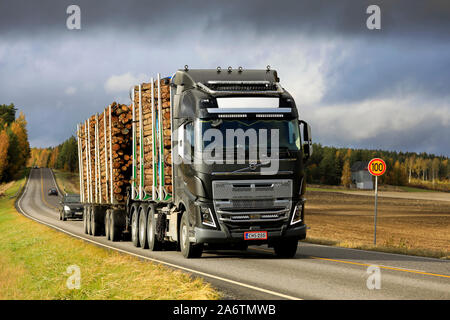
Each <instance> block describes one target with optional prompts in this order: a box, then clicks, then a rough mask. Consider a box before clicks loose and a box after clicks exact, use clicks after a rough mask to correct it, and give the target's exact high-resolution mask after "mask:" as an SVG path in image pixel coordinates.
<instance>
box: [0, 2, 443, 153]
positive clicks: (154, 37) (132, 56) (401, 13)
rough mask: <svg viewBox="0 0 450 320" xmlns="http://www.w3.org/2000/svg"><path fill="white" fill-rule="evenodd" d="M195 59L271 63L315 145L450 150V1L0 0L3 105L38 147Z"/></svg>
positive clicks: (203, 64) (205, 64)
mask: <svg viewBox="0 0 450 320" xmlns="http://www.w3.org/2000/svg"><path fill="white" fill-rule="evenodd" d="M71 4H76V5H78V6H79V7H80V8H81V30H69V29H68V28H67V27H66V20H67V18H68V16H69V15H68V14H67V13H66V10H67V7H68V6H69V5H71ZM372 4H376V5H378V6H379V7H380V9H381V30H369V29H368V28H367V27H366V20H367V18H368V17H369V14H367V13H366V9H367V7H368V6H369V5H372ZM185 64H187V65H189V66H190V68H216V67H217V66H222V67H227V66H233V67H235V68H237V67H238V66H243V67H244V69H245V68H248V69H255V68H265V66H267V65H270V66H271V67H272V68H273V69H276V70H278V73H279V76H280V78H281V84H282V85H283V87H284V88H286V89H287V90H288V91H289V92H291V94H292V95H293V96H294V98H295V99H296V102H297V105H298V106H299V110H300V114H301V116H302V118H304V119H305V120H306V121H308V122H309V123H310V124H311V126H312V129H313V137H314V140H315V142H320V143H322V144H324V145H334V146H339V147H362V148H381V149H388V150H399V151H416V152H422V151H425V152H430V153H435V154H439V155H447V156H450V90H449V89H450V1H447V0H442V1H433V0H428V1H407V0H404V1H400V0H397V1H379V0H371V1H363V0H354V1H349V0H348V1H343V0H341V1H320V2H319V1H312V0H311V1H301V0H291V1H284V0H278V1H262V0H245V1H244V0H240V1H235V0H227V1H214V0H210V1H192V0H191V1H190V0H183V1H171V2H169V1H160V0H159V1H143V0H141V1H105V0H97V1H88V0H86V1H77V0H71V1H65V0H54V1H37V0H28V1H23V0H1V1H0V104H3V103H7V104H8V103H11V102H13V103H14V104H15V105H16V106H17V107H18V108H19V110H20V111H23V112H25V115H26V117H27V120H28V123H29V135H30V141H31V144H32V146H35V147H45V146H52V145H57V144H59V143H60V142H62V141H63V140H65V139H66V138H67V137H69V136H70V135H71V134H73V133H74V132H75V127H76V124H77V123H78V122H81V121H82V120H84V119H85V118H87V117H88V116H89V115H90V114H92V113H95V112H97V111H101V110H102V109H103V108H104V107H105V106H107V105H108V104H110V103H111V102H112V101H119V102H123V103H128V102H129V99H128V89H129V87H130V86H131V85H132V84H136V83H139V82H142V81H148V79H149V78H150V77H152V76H156V73H157V72H160V73H161V74H162V75H164V76H170V75H172V74H173V73H174V71H175V70H176V69H179V68H182V67H183V66H184V65H185Z"/></svg>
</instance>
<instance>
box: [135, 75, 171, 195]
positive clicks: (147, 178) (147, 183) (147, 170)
mask: <svg viewBox="0 0 450 320" xmlns="http://www.w3.org/2000/svg"><path fill="white" fill-rule="evenodd" d="M153 91H154V92H153V99H154V100H153V106H154V110H153V112H154V115H153V116H154V119H155V121H156V119H157V117H158V82H157V81H155V82H154V84H153ZM160 92H161V107H162V108H161V117H162V124H163V146H164V147H163V155H164V189H165V191H166V193H172V153H171V137H172V133H171V121H170V117H171V115H170V81H169V79H168V78H165V79H161V80H160ZM134 103H135V115H136V154H137V159H136V164H137V168H138V169H137V182H139V181H140V179H141V174H142V173H141V170H140V148H141V146H140V143H139V142H140V139H139V135H140V128H139V86H136V87H135V88H134ZM141 109H142V117H143V121H142V122H143V149H144V172H143V178H144V179H143V181H144V191H145V192H146V193H147V194H148V195H150V196H151V195H152V185H153V172H155V173H156V184H157V188H156V189H157V190H159V184H160V177H159V173H158V170H159V169H158V167H157V163H158V161H159V154H160V152H159V150H160V144H159V141H160V134H158V135H157V136H155V137H153V135H152V132H153V131H152V93H151V83H143V84H142V85H141ZM155 130H159V128H157V127H156V123H155ZM155 135H156V132H155ZM153 138H155V140H153ZM153 144H154V145H155V149H156V150H157V152H156V158H155V159H153ZM155 163H156V167H155V170H154V164H155ZM137 185H139V183H137Z"/></svg>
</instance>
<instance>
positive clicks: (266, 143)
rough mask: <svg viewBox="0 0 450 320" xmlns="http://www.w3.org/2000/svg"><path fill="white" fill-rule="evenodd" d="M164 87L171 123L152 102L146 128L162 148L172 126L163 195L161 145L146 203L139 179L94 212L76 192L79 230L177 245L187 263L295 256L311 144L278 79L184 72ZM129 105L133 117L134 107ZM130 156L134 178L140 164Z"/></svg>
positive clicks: (238, 72)
mask: <svg viewBox="0 0 450 320" xmlns="http://www.w3.org/2000/svg"><path fill="white" fill-rule="evenodd" d="M159 78H160V77H159V75H158V80H159ZM163 80H165V81H167V83H169V84H170V113H171V114H170V119H165V118H163V117H161V112H160V111H161V103H157V105H156V106H155V110H154V111H155V112H154V114H155V118H154V123H155V124H156V125H153V126H152V130H154V133H153V136H154V137H159V139H160V140H161V141H162V140H163V138H164V137H163V136H164V135H165V134H167V130H163V129H162V128H166V127H170V134H171V151H172V159H171V162H172V163H171V164H172V167H171V168H172V169H171V175H172V176H171V182H172V185H171V189H170V192H168V191H167V189H166V188H165V185H164V181H165V179H164V177H163V178H161V175H163V173H164V170H163V169H164V168H163V167H164V161H163V157H162V156H161V155H162V152H163V151H162V147H161V148H158V147H156V148H155V147H154V148H153V161H152V168H153V175H154V181H155V184H154V185H152V186H151V188H152V191H153V192H151V193H149V194H148V195H147V194H145V192H143V190H144V189H145V188H144V186H143V185H142V184H143V183H144V182H143V179H131V180H130V181H133V182H132V183H131V185H130V186H128V189H129V192H128V196H127V199H126V201H125V202H124V203H114V200H113V199H111V201H110V202H109V203H106V204H105V203H101V204H100V203H96V202H95V201H92V199H93V197H89V196H87V195H84V194H83V191H84V193H86V191H85V190H89V188H86V186H81V194H82V200H84V201H83V202H84V203H85V215H87V218H86V219H85V223H87V224H99V225H94V226H92V227H91V228H86V229H91V230H92V229H95V227H97V230H102V231H100V232H99V234H102V233H103V234H106V236H107V237H108V239H110V240H112V241H117V240H120V239H124V238H123V235H126V234H129V235H130V237H131V240H132V241H133V243H134V244H135V245H136V246H140V247H143V248H149V249H151V250H161V249H163V248H164V247H165V246H167V245H168V244H170V243H174V244H177V246H178V248H179V249H180V250H181V252H182V254H183V255H184V256H185V257H186V258H194V257H200V256H201V255H202V252H203V250H204V249H228V248H229V249H242V250H244V249H246V248H247V246H248V245H262V244H268V245H269V247H273V248H274V250H275V253H276V255H277V256H279V257H292V256H294V255H295V253H296V250H297V247H298V241H299V240H302V239H305V237H306V224H305V219H304V213H305V198H304V193H305V179H304V168H305V162H306V160H307V159H308V158H309V156H310V155H311V153H312V142H311V133H310V126H309V125H308V124H307V123H306V122H305V121H303V120H302V119H301V117H300V115H299V112H298V109H297V106H296V104H295V101H294V99H293V98H292V96H291V95H290V94H289V93H288V92H287V91H286V90H285V89H283V87H282V86H281V85H280V79H279V78H278V75H277V72H276V71H275V70H271V69H270V68H269V67H268V68H267V69H263V70H244V69H242V68H239V69H232V68H231V67H229V68H228V69H226V70H222V69H220V68H217V69H197V70H193V69H192V70H191V69H189V68H188V67H187V66H186V67H185V68H184V69H181V70H178V71H177V72H176V73H175V74H174V75H173V76H172V77H170V78H165V79H163ZM152 82H153V81H152ZM159 83H160V81H158V82H157V84H158V86H159ZM154 92H155V94H160V93H159V90H158V93H156V90H152V95H153V93H154ZM153 98H154V99H153ZM158 98H159V97H153V96H152V100H154V101H160V99H158ZM132 105H133V108H136V114H138V113H139V111H140V108H141V101H134V99H133V104H132ZM133 114H135V113H134V112H133ZM158 115H159V117H158ZM133 120H135V119H133ZM158 120H160V121H158ZM164 121H170V126H165V125H164ZM163 125H164V126H163ZM142 127H143V126H139V128H138V130H137V129H136V127H135V126H133V130H135V132H133V141H130V143H132V144H133V146H135V145H136V141H135V140H138V139H141V140H140V143H141V146H142V147H145V143H153V142H152V141H147V142H146V141H144V140H145V139H144V140H142V132H140V131H141V130H142ZM136 130H137V131H136ZM79 143H81V141H80V139H79ZM154 146H157V145H154ZM79 150H80V149H79ZM135 151H136V150H133V175H134V176H135V172H136V171H138V170H139V167H141V165H142V166H143V164H142V163H140V160H141V159H145V158H144V157H142V156H141V157H137V156H136V152H135ZM109 161H111V159H109ZM107 164H108V163H107ZM83 165H84V164H83V163H82V161H81V162H80V168H81V169H82V168H83ZM111 165H112V164H110V166H111ZM82 172H83V170H80V174H83V173H82ZM137 180H140V181H137ZM158 181H159V184H158ZM99 183H101V182H99ZM92 189H93V188H91V190H92ZM147 190H148V188H147ZM94 198H95V197H94ZM89 200H90V201H89ZM99 221H100V222H99ZM102 221H104V222H102ZM87 232H89V231H87Z"/></svg>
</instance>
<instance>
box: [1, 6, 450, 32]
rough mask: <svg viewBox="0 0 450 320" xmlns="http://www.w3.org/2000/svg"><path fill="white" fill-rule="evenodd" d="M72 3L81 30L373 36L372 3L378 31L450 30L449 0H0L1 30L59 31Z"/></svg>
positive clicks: (61, 29)
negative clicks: (368, 21) (199, 28)
mask: <svg viewBox="0 0 450 320" xmlns="http://www.w3.org/2000/svg"><path fill="white" fill-rule="evenodd" d="M71 4H77V5H79V6H80V7H81V10H82V23H83V29H84V30H88V29H91V30H92V29H96V28H100V29H105V28H113V29H120V30H127V29H128V30H130V31H131V30H134V31H136V30H143V29H146V28H154V27H156V28H158V29H165V30H166V31H167V32H169V33H176V32H177V31H179V30H180V29H184V28H191V27H192V26H195V25H197V22H199V21H200V22H203V23H204V26H203V28H205V29H206V30H209V31H213V30H219V31H220V30H223V29H227V30H233V31H234V32H239V31H240V30H249V29H252V30H255V31H257V32H261V33H266V34H272V33H285V32H298V31H301V32H308V33H320V34H325V35H329V34H343V35H364V36H373V35H376V33H371V34H369V33H367V29H366V25H365V22H366V18H367V14H366V8H367V7H368V6H369V5H372V4H376V5H379V6H380V8H381V11H382V31H381V32H379V33H386V34H405V35H417V34H418V33H422V34H428V35H430V34H432V35H434V36H439V37H449V35H450V2H449V1H446V0H429V1H422V0H414V1H412V0H402V1H390V0H341V1H332V0H329V1H313V0H309V1H301V0H296V1H292V0H291V1H289V0H279V1H266V0H264V1H263V0H246V1H242V0H239V1H237V0H228V1H222V0H209V1H206V0H204V1H193V0H184V1H177V2H172V3H170V2H167V1H139V0H135V1H119V0H101V1H98V0H97V1H91V0H78V1H72V0H69V1H68V0H53V1H50V0H40V1H32V0H14V1H13V0H9V1H2V2H1V3H0V32H1V33H12V34H15V33H21V34H25V35H30V34H32V33H35V32H38V31H45V32H63V31H64V30H63V29H64V28H65V21H66V17H67V16H66V8H67V7H68V6H69V5H71ZM379 33H378V34H379ZM237 35H238V34H237Z"/></svg>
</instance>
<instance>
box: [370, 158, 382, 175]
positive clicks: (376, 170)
mask: <svg viewBox="0 0 450 320" xmlns="http://www.w3.org/2000/svg"><path fill="white" fill-rule="evenodd" d="M367 169H368V170H369V172H370V174H371V175H373V176H377V177H379V176H382V175H383V174H384V173H385V172H386V163H385V162H384V161H383V160H382V159H380V158H375V159H372V160H370V162H369V166H368V168H367Z"/></svg>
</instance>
